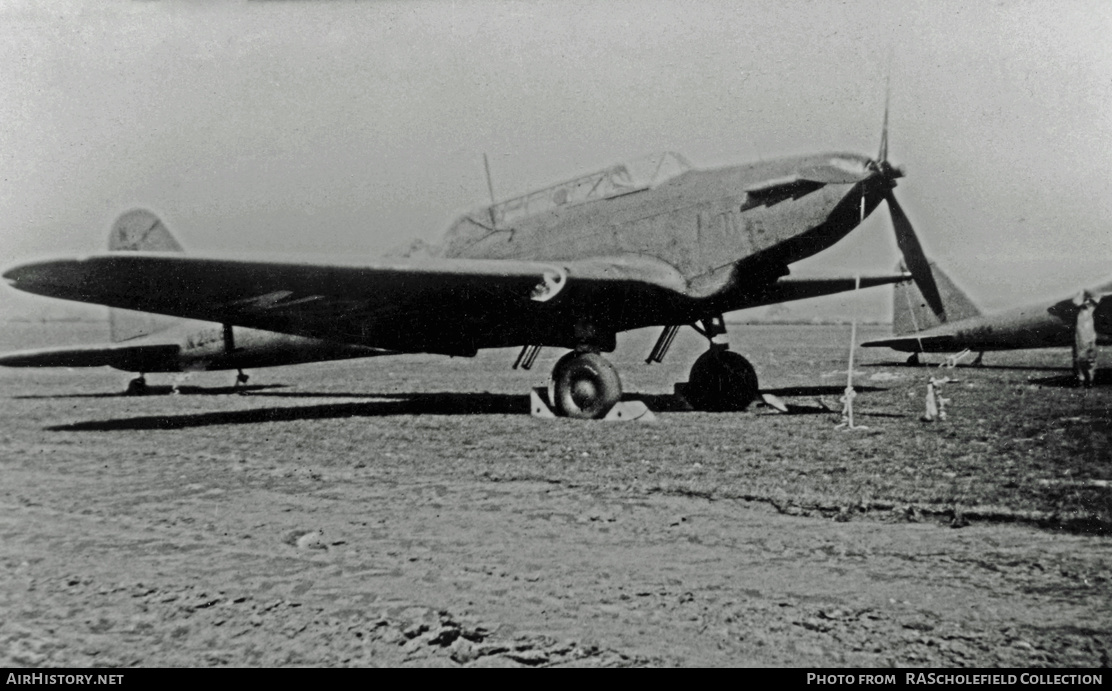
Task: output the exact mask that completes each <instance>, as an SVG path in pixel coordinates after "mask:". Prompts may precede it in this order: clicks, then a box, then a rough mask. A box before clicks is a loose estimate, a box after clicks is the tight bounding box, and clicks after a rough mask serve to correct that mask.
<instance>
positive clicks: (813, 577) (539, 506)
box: [0, 328, 1112, 667]
mask: <svg viewBox="0 0 1112 691" xmlns="http://www.w3.org/2000/svg"><path fill="white" fill-rule="evenodd" d="M827 337H829V338H827ZM10 338H14V337H10ZM19 338H21V339H23V340H28V339H29V338H30V336H29V335H28V334H21V335H19ZM72 338H76V336H72ZM752 338H754V339H758V341H757V342H756V344H755V345H754V347H753V349H754V350H755V351H757V352H758V353H761V354H763V355H764V357H765V365H764V369H763V370H762V381H763V382H765V383H769V382H771V383H772V384H776V385H781V386H803V385H811V384H813V385H823V386H826V387H827V388H830V387H835V386H837V387H838V388H840V386H841V385H842V384H838V383H836V382H833V381H831V380H829V379H824V378H823V373H824V372H826V370H828V369H830V368H831V366H832V363H834V362H835V361H836V358H837V357H838V356H837V355H830V356H829V358H830V360H829V361H828V360H823V359H822V358H823V357H826V356H819V361H818V362H817V363H816V362H813V361H811V362H807V361H798V362H797V361H792V362H791V363H789V362H788V360H789V359H790V354H785V353H784V352H783V349H782V348H778V347H777V346H776V343H778V342H780V341H781V340H782V339H783V338H784V333H783V332H779V331H776V330H775V329H768V328H765V329H764V330H761V331H760V332H759V333H758V334H757V335H755V336H753V337H752ZM760 339H764V340H760ZM58 340H59V339H58V338H55V339H54V340H52V341H50V342H51V343H57V342H58ZM820 340H824V341H825V340H829V341H830V342H831V345H830V350H831V352H832V353H833V352H834V351H835V350H836V348H835V345H834V343H835V341H836V342H837V343H841V341H842V339H841V332H840V331H838V332H837V333H831V334H827V335H826V336H823V337H822V338H821V339H820ZM38 344H40V345H45V344H46V342H43V341H39V342H38ZM19 345H21V346H27V345H35V343H20V344H19ZM840 348H841V346H838V348H837V349H840ZM641 350H645V348H640V347H639V348H637V349H636V352H634V351H630V352H631V354H630V355H629V356H628V357H626V356H624V355H622V354H621V352H620V353H618V354H616V359H617V360H619V361H620V366H621V368H622V374H623V378H624V380H625V381H626V388H627V391H635V392H636V391H641V392H645V393H647V394H652V395H657V396H663V395H664V394H665V392H666V391H667V390H668V389H669V388H670V385H671V382H672V381H677V380H679V379H677V377H679V378H680V379H682V372H683V370H684V369H685V368H686V366H687V365H688V364H689V363H690V360H691V357H689V355H691V353H686V352H680V353H679V354H678V355H676V354H673V355H674V356H675V360H676V363H675V365H674V366H673V368H672V369H667V368H659V369H656V370H651V369H649V368H646V367H644V366H640V367H639V366H638V365H636V364H634V363H635V361H636V356H637V355H640V357H641V358H643V357H644V354H643V353H642V352H640V351H641ZM681 350H682V348H681ZM809 352H810V351H809ZM774 353H780V354H779V356H778V357H779V359H778V360H777V358H776V357H775V356H774ZM501 355H503V354H493V355H486V356H483V357H480V358H478V359H476V360H474V361H458V360H451V359H448V358H432V357H419V356H407V357H404V358H392V359H380V360H373V361H366V362H360V363H331V364H320V365H310V366H303V367H296V368H285V369H272V370H260V371H258V372H253V373H252V374H253V379H252V382H251V383H252V384H253V385H257V388H254V389H252V390H251V392H250V394H249V395H246V396H237V395H232V394H230V393H228V391H227V385H228V384H229V383H230V380H231V377H230V376H228V374H227V373H211V374H204V375H197V376H196V377H194V378H191V379H189V380H186V381H184V382H182V383H181V384H182V386H181V388H180V391H181V393H180V395H155V396H149V397H142V398H133V397H124V396H119V395H116V394H117V392H118V391H119V390H121V389H122V386H123V383H124V382H125V381H126V379H127V376H126V375H124V374H123V373H119V372H113V371H110V370H95V371H83V372H67V371H64V370H61V371H57V370H42V371H29V370H3V371H0V387H2V389H0V413H2V417H0V477H2V478H3V481H2V483H0V563H2V565H3V570H2V571H0V574H2V575H0V612H3V616H2V617H0V665H5V666H7V665H19V666H23V665H65V666H100V665H105V666H161V665H188V666H220V665H236V666H241V665H266V666H273V665H321V666H332V665H391V666H393V665H418V666H420V665H435V666H439V665H446V666H455V665H471V666H518V665H527V666H541V665H588V666H595V665H598V666H642V665H664V666H671V665H682V666H694V665H715V666H722V665H733V666H768V665H771V666H856V667H878V666H945V667H960V666H1021V667H1027V666H1055V667H1065V666H1092V667H1095V666H1107V664H1108V662H1109V651H1110V650H1112V597H1110V592H1112V589H1110V581H1109V572H1110V566H1112V542H1110V541H1109V539H1108V538H1107V537H1105V536H1104V535H1103V534H1102V532H1101V531H1099V530H1097V531H1089V532H1085V531H1076V530H1075V531H1066V530H1062V529H1059V528H1053V527H1051V528H1046V527H1039V526H1038V525H1037V524H1035V523H1024V522H1012V523H1001V522H992V521H977V520H974V521H972V522H967V521H959V520H950V521H944V520H941V519H939V520H933V519H930V518H929V517H927V516H920V515H918V514H917V513H916V512H915V511H901V510H893V511H890V512H879V511H872V512H860V513H854V512H842V513H838V514H836V515H835V516H834V517H833V518H832V517H830V516H828V515H823V514H822V513H821V512H814V511H805V510H790V507H791V506H792V498H793V494H792V493H793V492H794V491H795V490H793V487H796V486H797V485H786V486H780V489H777V490H776V491H778V492H781V493H783V496H782V497H781V499H782V500H781V501H779V502H769V501H763V500H754V498H753V497H750V499H748V500H747V499H746V498H745V496H744V495H745V492H746V491H749V490H745V491H742V490H738V491H737V492H725V493H715V492H713V491H703V490H702V489H700V490H699V491H692V490H691V488H693V487H694V488H705V487H707V486H714V485H716V484H721V485H725V484H729V483H741V482H742V480H740V479H737V477H736V476H734V475H729V474H728V471H727V468H729V467H736V466H738V465H739V464H740V463H743V461H744V459H746V458H750V457H752V458H763V456H762V455H761V454H760V453H759V452H756V451H749V452H748V453H747V454H746V455H742V454H741V453H740V452H739V450H738V449H737V448H734V449H732V450H731V449H727V448H725V447H726V446H728V445H726V444H721V443H717V444H715V445H714V446H713V448H711V449H708V448H707V445H706V440H707V439H708V438H718V437H715V435H722V438H726V439H729V438H731V437H737V438H741V437H744V436H746V435H749V434H759V433H763V434H773V435H775V436H777V437H778V436H781V434H782V433H783V434H788V435H791V434H792V431H791V430H792V429H797V430H803V429H804V427H802V426H803V425H806V426H807V427H806V429H812V428H816V426H817V425H823V427H822V429H823V430H826V429H828V428H831V430H832V427H833V424H832V423H833V422H836V419H834V420H830V419H828V417H829V416H827V417H821V416H819V415H812V416H798V417H788V416H785V417H780V418H777V417H774V416H770V415H767V414H766V412H759V411H753V412H747V413H744V414H741V415H727V414H722V415H705V414H698V413H682V412H662V413H661V414H660V415H659V420H658V422H657V423H655V424H652V425H641V424H637V423H627V424H621V423H616V424H604V423H583V422H572V421H566V420H559V421H554V422H545V421H540V420H535V419H532V418H530V417H529V416H528V415H527V413H526V411H527V399H526V398H525V392H527V391H528V387H529V386H532V385H539V384H541V383H543V381H544V379H545V377H546V376H547V371H548V370H547V367H548V366H550V363H547V361H546V360H543V359H542V360H541V361H538V363H537V366H536V368H535V369H534V370H533V371H532V372H529V373H520V372H517V373H515V372H511V371H510V370H509V361H503V360H505V358H504V357H501ZM1061 355H1062V354H1061V353H1058V354H1057V355H1056V356H1054V355H1048V356H1046V357H1047V358H1048V360H1047V362H1046V363H1045V366H1047V367H1050V366H1054V365H1058V366H1060V365H1061V364H1062V363H1059V362H1057V359H1060V358H1061ZM548 357H549V359H551V358H552V357H555V354H548ZM843 357H844V355H843ZM872 357H874V358H881V359H884V358H887V359H889V360H891V359H892V356H891V354H890V353H886V354H883V356H881V355H876V356H872ZM509 358H510V361H512V354H510V355H509ZM671 358H672V356H670V359H671ZM769 359H771V360H774V361H775V362H773V363H772V364H768V361H769ZM797 360H799V358H797ZM804 360H806V358H804ZM627 361H628V362H627ZM754 361H755V363H756V364H758V368H759V369H761V364H762V363H761V362H760V361H759V360H758V359H757V358H756V357H755V358H754ZM546 363H547V364H546ZM777 363H779V364H777ZM1039 366H1043V365H1039ZM778 368H780V369H778ZM883 371H884V372H891V374H889V375H887V376H889V377H899V376H904V375H903V374H902V373H901V372H900V370H898V369H895V368H893V369H891V370H887V369H885V370H883ZM627 372H628V374H627ZM1054 374H1055V372H1054V371H1049V373H1048V372H1043V371H1040V372H1032V371H1019V372H1018V373H1016V372H1010V373H1004V374H1000V373H998V372H992V371H990V372H989V373H988V374H986V375H980V374H977V373H972V372H962V376H963V377H965V378H966V379H968V380H972V379H973V378H975V377H978V376H986V377H995V376H1006V377H1012V378H1013V380H1014V381H1015V382H1025V381H1027V380H1028V379H1029V378H1030V377H1032V376H1042V377H1044V378H1045V377H1046V376H1053V375H1054ZM843 375H844V364H843ZM151 379H152V382H154V381H155V379H156V378H155V377H153V376H152V378H151ZM158 381H160V382H161V383H162V384H166V385H168V384H169V383H170V381H171V378H170V377H168V376H163V378H162V379H161V380H158ZM1009 381H1012V380H1009ZM1017 386H1018V384H1017ZM877 388H878V389H879V388H880V387H877ZM1099 388H1100V387H1098V389H1099ZM823 391H825V389H823ZM1048 391H1049V393H1048V394H1047V395H1052V396H1061V397H1062V399H1061V401H1063V403H1062V405H1068V404H1069V401H1073V400H1075V399H1073V398H1071V397H1072V396H1075V395H1076V394H1075V393H1074V392H1072V391H1059V390H1057V389H1048ZM883 396H890V398H891V400H892V401H894V402H896V403H893V405H896V404H897V403H898V402H899V401H901V400H904V399H906V398H907V396H905V395H904V392H903V391H902V390H898V387H895V386H891V387H890V388H889V390H888V392H887V393H885V392H882V391H879V390H878V391H877V393H875V394H874V395H873V399H872V400H873V401H878V400H881V399H882V397H883ZM1093 396H1096V397H1100V398H1088V399H1086V402H1085V405H1087V406H1089V408H1088V410H1089V411H1090V414H1091V415H1093V416H1096V417H1099V416H1097V415H1096V413H1093V412H1092V411H1093V410H1095V408H1093V406H1094V405H1095V404H1096V403H1098V402H1099V403H1100V406H1102V407H1101V408H1100V409H1101V410H1103V409H1104V408H1107V404H1106V401H1107V400H1110V399H1112V387H1106V388H1104V389H1103V390H1096V391H1095V393H1094V394H1093ZM813 398H815V396H813V395H809V396H808V400H810V399H813ZM861 399H862V401H864V402H867V401H868V400H870V399H869V398H868V395H867V394H863V395H862V397H861ZM793 400H794V399H793ZM831 400H836V399H833V398H832V397H831ZM885 400H887V399H885ZM912 407H913V405H912V403H908V411H907V414H906V415H903V414H902V413H901V414H900V415H895V416H894V417H889V418H885V417H879V416H878V417H873V418H871V419H870V418H867V417H866V418H864V419H865V420H866V421H867V422H869V423H870V424H872V425H874V426H881V425H888V429H889V430H891V431H890V432H888V433H887V434H889V435H890V436H891V437H892V438H893V439H894V438H896V437H899V438H901V439H902V438H905V437H907V436H908V435H906V434H901V433H900V432H899V429H901V428H900V427H899V426H900V425H906V426H907V427H906V429H916V430H918V429H919V428H912V427H911V425H913V424H918V423H916V422H915V421H914V418H913V412H912ZM955 410H957V411H961V409H960V408H956V409H955ZM1005 412H1006V413H1007V414H1009V415H1011V416H1022V415H1023V414H1024V410H1023V408H1022V407H1020V406H1017V408H1016V409H1015V410H1012V411H1005ZM1075 412H1076V411H1073V410H1065V411H1064V412H1063V413H1062V415H1063V416H1065V417H1069V418H1070V419H1071V420H1072V419H1074V418H1076V417H1078V416H1077V415H1074V413H1075ZM963 414H965V415H967V416H973V417H975V416H976V414H977V413H976V411H971V410H966V411H964V412H963ZM893 415H894V414H893ZM835 418H836V416H835ZM1102 419H1103V418H1102ZM1071 424H1072V423H1071ZM776 425H799V426H800V427H798V428H789V427H776ZM953 429H959V430H960V429H963V428H960V427H955V428H953ZM760 430H764V431H763V432H760ZM917 433H919V432H917ZM821 434H824V435H825V434H829V435H831V437H830V438H831V439H832V440H834V439H835V438H834V437H833V436H832V435H834V434H841V433H836V432H833V431H830V432H826V431H823V432H821ZM1009 434H1010V433H1009ZM878 438H879V437H878ZM1005 442H1006V443H1007V444H1012V440H1011V439H1010V438H1009V439H1007V440H1005ZM1005 442H1002V443H1005ZM832 443H833V441H832ZM836 443H838V444H849V443H854V442H847V441H845V439H844V437H840V438H838V440H837V442H836ZM986 443H987V442H986ZM891 444H896V442H895V441H893V442H891ZM1016 446H1017V447H1023V448H1024V449H1026V447H1028V446H1031V443H1025V444H1019V445H1016ZM939 448H941V447H939ZM1008 448H1011V447H1008ZM1039 448H1041V449H1043V450H1044V451H1042V452H1040V453H1042V454H1043V456H1040V458H1043V461H1044V462H1047V463H1050V462H1055V463H1057V462H1062V463H1064V462H1065V461H1064V460H1062V459H1065V458H1067V457H1069V454H1076V452H1075V451H1070V450H1069V449H1066V450H1064V451H1061V453H1062V454H1065V455H1063V456H1062V457H1061V458H1058V457H1053V458H1050V459H1049V460H1046V459H1045V458H1044V457H1045V453H1046V452H1045V450H1046V449H1049V448H1051V447H1050V446H1049V445H1044V446H1041V447H1039ZM1062 448H1064V449H1065V448H1066V447H1062ZM1086 448H1087V449H1096V451H1094V453H1103V451H1102V450H1101V449H1106V448H1107V447H1106V446H1105V447H1100V446H1099V444H1097V445H1095V446H1093V445H1090V446H1087V447H1086ZM685 449H686V450H688V451H685ZM886 453H887V452H886ZM1017 453H1019V452H1018V451H1017ZM766 460H767V459H766ZM754 462H755V461H754ZM807 462H808V463H811V464H812V465H814V464H816V463H819V461H817V460H815V459H809V460H807ZM838 462H839V463H845V461H838ZM863 462H864V461H863ZM905 463H907V461H902V460H901V461H900V464H901V465H902V464H905ZM718 464H720V465H721V469H720V468H719V465H718ZM750 465H752V463H750ZM752 467H757V468H758V471H759V472H760V473H763V475H760V476H758V480H759V481H760V482H763V481H764V479H767V481H768V482H769V483H772V484H770V486H775V483H774V480H775V479H776V478H778V477H780V475H782V474H783V469H784V466H782V465H775V464H773V465H770V466H768V467H767V468H766V467H764V466H752ZM761 468H763V470H762V469H761ZM661 475H665V476H667V477H666V481H664V480H659V479H652V478H659V477H660V476H661ZM692 478H702V479H692ZM959 479H960V478H959ZM950 480H953V479H952V478H951V479H950ZM950 480H947V481H950ZM955 481H956V480H955ZM745 482H750V483H751V484H752V483H753V481H751V480H745ZM760 482H757V483H756V484H760ZM878 482H879V481H878ZM1025 482H1026V480H1019V481H1017V490H1016V491H1017V492H1018V491H1019V490H1020V489H1021V488H1022V487H1026V486H1027V485H1026V484H1025ZM1086 482H1088V483H1089V484H1087V485H1086V487H1090V489H1091V487H1094V486H1095V487H1096V488H1097V489H1096V490H1092V491H1105V492H1107V491H1112V490H1108V489H1107V488H1106V487H1104V486H1103V485H1101V484H1100V482H1101V481H1099V480H1093V479H1092V478H1089V479H1088V480H1086ZM1094 482H1095V483H1096V484H1095V485H1093V483H1094ZM820 484H821V479H820ZM738 486H739V487H740V486H741V484H738ZM746 486H748V485H746ZM799 486H802V485H799ZM809 486H810V485H808V487H809ZM883 487H885V485H883V484H876V485H875V486H874V487H873V488H872V490H871V492H872V497H873V499H875V500H881V501H882V500H885V499H886V495H884V494H883V492H882V491H881V489H878V488H883ZM754 491H755V490H754ZM893 491H895V490H893ZM1086 491H1089V490H1086ZM807 492H809V493H812V494H813V493H814V490H813V489H808V490H807ZM1033 496H1034V495H1033ZM887 498H888V499H891V497H887ZM892 501H894V502H896V503H898V501H899V498H898V497H897V498H896V499H893V500H892ZM1086 501H1089V502H1090V503H1091V501H1090V500H1086ZM1099 501H1103V500H1099V499H1098V503H1099ZM1085 505H1088V504H1085ZM785 507H787V508H785Z"/></svg>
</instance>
